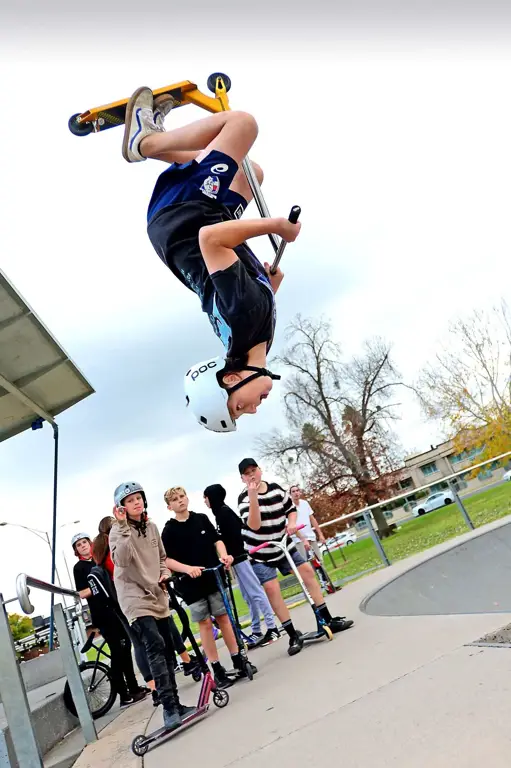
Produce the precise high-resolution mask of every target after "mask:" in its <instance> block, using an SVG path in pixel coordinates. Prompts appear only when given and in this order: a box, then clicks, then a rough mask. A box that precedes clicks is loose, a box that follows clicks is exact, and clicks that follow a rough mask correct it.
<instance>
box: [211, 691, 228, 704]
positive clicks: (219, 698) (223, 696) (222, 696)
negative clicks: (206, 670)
mask: <svg viewBox="0 0 511 768" xmlns="http://www.w3.org/2000/svg"><path fill="white" fill-rule="evenodd" d="M228 703H229V694H228V693H227V691H223V690H222V689H221V688H217V689H216V691H215V692H214V693H213V704H214V705H215V707H218V709H223V708H224V707H226V706H227V705H228Z"/></svg>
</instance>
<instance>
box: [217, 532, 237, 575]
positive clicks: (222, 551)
mask: <svg viewBox="0 0 511 768" xmlns="http://www.w3.org/2000/svg"><path fill="white" fill-rule="evenodd" d="M216 551H217V553H218V557H219V558H220V560H221V562H222V563H223V564H224V565H225V567H226V568H230V566H231V565H232V564H233V562H234V557H233V556H232V555H228V554H227V550H226V548H225V544H224V542H223V541H222V539H218V541H217V542H216Z"/></svg>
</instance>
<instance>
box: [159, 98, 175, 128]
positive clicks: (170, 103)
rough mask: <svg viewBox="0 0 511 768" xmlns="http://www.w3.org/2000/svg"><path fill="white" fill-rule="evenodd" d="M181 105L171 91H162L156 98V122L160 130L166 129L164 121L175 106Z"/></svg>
mask: <svg viewBox="0 0 511 768" xmlns="http://www.w3.org/2000/svg"><path fill="white" fill-rule="evenodd" d="M178 106H179V101H177V100H176V99H175V98H174V97H173V96H171V95H170V93H162V94H161V96H157V97H156V98H155V100H154V123H155V125H156V127H157V128H158V129H159V130H160V131H164V130H165V127H164V121H165V118H166V117H167V115H168V113H169V112H170V110H171V109H173V108H174V107H178Z"/></svg>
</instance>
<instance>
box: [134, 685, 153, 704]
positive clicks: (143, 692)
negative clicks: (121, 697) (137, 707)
mask: <svg viewBox="0 0 511 768" xmlns="http://www.w3.org/2000/svg"><path fill="white" fill-rule="evenodd" d="M148 692H149V689H148V688H139V689H138V691H135V693H134V694H133V696H132V697H131V699H132V701H133V704H136V703H137V701H142V699H145V697H146V696H147V694H148Z"/></svg>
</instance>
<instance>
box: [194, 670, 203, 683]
mask: <svg viewBox="0 0 511 768" xmlns="http://www.w3.org/2000/svg"><path fill="white" fill-rule="evenodd" d="M201 677H202V672H201V670H200V669H194V670H193V672H192V680H194V681H195V682H196V683H198V682H199V680H200V679H201Z"/></svg>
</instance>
